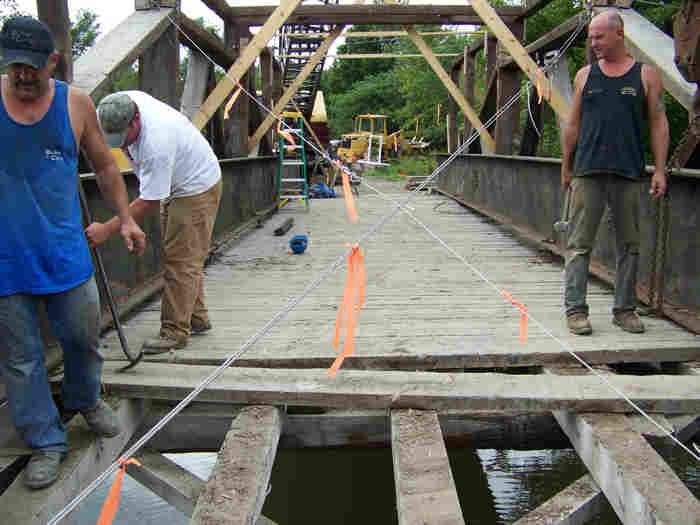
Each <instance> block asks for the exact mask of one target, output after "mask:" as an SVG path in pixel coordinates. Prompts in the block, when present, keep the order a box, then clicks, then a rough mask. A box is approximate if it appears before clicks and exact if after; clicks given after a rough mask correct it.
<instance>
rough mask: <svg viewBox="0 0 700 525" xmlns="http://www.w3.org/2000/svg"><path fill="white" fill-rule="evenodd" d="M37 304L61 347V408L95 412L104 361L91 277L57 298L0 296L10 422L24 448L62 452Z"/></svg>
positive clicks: (0, 356) (2, 369) (0, 365)
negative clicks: (44, 309)
mask: <svg viewBox="0 0 700 525" xmlns="http://www.w3.org/2000/svg"><path fill="white" fill-rule="evenodd" d="M40 301H44V303H45V305H46V312H47V315H48V319H49V321H50V323H51V329H52V330H53V334H54V336H55V337H56V338H57V339H58V340H59V341H60V343H61V347H62V348H63V360H64V380H63V404H64V406H65V407H66V408H67V409H69V410H76V411H79V410H84V409H91V408H94V407H95V406H97V402H98V396H99V394H100V380H101V376H102V363H103V357H102V355H101V354H100V352H99V334H100V304H99V295H98V293H97V285H96V284H95V278H94V277H91V278H90V279H89V280H88V281H86V282H85V283H83V284H81V285H79V286H77V287H75V288H72V289H70V290H67V291H65V292H61V293H57V294H48V295H28V294H14V295H8V296H4V297H0V373H1V374H2V378H3V381H4V383H5V388H6V389H7V398H8V401H9V405H10V410H11V412H12V421H13V423H14V424H15V427H16V428H17V430H18V432H19V433H20V434H21V436H22V438H23V439H24V441H25V442H26V443H27V445H28V446H29V447H31V448H33V449H44V450H49V451H58V452H65V451H66V450H67V443H66V431H65V428H64V426H63V423H61V419H60V416H59V414H58V410H57V409H56V405H55V404H54V402H53V398H52V397H51V391H50V389H49V382H48V377H47V373H46V366H45V362H44V344H43V342H42V339H41V334H40V328H39V312H38V305H39V303H40Z"/></svg>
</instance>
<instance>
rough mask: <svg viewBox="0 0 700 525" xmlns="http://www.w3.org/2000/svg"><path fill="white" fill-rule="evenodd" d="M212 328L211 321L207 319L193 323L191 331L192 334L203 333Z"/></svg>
mask: <svg viewBox="0 0 700 525" xmlns="http://www.w3.org/2000/svg"><path fill="white" fill-rule="evenodd" d="M209 330H211V323H210V322H209V321H207V322H206V323H192V325H191V326H190V331H191V332H192V335H202V334H203V333H205V332H208V331H209Z"/></svg>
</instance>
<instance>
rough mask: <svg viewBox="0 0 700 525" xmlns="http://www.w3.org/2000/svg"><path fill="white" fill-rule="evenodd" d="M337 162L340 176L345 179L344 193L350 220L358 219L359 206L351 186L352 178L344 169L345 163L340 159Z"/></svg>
mask: <svg viewBox="0 0 700 525" xmlns="http://www.w3.org/2000/svg"><path fill="white" fill-rule="evenodd" d="M337 163H338V168H340V176H341V178H342V179H343V194H344V195H345V207H346V208H347V209H348V214H349V215H350V220H353V221H357V208H356V207H355V198H354V197H353V196H352V189H351V188H350V178H349V177H348V174H347V173H346V172H345V170H344V169H343V164H342V163H341V162H340V161H337Z"/></svg>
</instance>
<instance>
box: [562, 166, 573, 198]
mask: <svg viewBox="0 0 700 525" xmlns="http://www.w3.org/2000/svg"><path fill="white" fill-rule="evenodd" d="M572 178H573V175H572V173H571V170H570V169H568V168H567V167H566V166H564V163H563V162H562V165H561V189H562V191H563V192H564V193H566V192H567V191H569V186H570V185H571V179H572Z"/></svg>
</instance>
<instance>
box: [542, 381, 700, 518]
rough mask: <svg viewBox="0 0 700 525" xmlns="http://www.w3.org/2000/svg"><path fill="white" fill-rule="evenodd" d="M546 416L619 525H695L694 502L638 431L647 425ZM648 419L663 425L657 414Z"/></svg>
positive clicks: (616, 417) (614, 417) (620, 418)
mask: <svg viewBox="0 0 700 525" xmlns="http://www.w3.org/2000/svg"><path fill="white" fill-rule="evenodd" d="M555 373H556V372H555V371H552V370H547V373H546V374H545V376H546V377H560V376H555V375H553V374H555ZM573 373H575V374H578V373H581V371H580V370H579V371H576V370H573ZM602 374H603V375H604V376H605V379H606V380H607V381H609V382H610V383H613V384H614V381H615V379H616V378H618V377H620V376H617V375H609V374H608V373H606V371H605V370H603V371H602ZM568 377H569V378H570V379H572V380H573V379H577V378H578V377H580V376H578V377H576V376H568ZM587 377H593V376H587ZM672 377H677V378H679V379H680V378H682V377H684V376H672ZM695 379H696V378H695ZM596 380H598V381H601V380H600V378H598V377H596ZM674 380H675V379H670V378H669V381H674ZM601 384H602V382H601ZM606 388H608V389H610V390H611V391H612V389H611V388H610V387H609V386H608V387H606ZM620 391H622V392H626V393H628V392H629V390H624V389H620ZM552 414H553V415H554V418H555V419H556V420H557V422H558V423H559V425H560V426H561V428H562V430H563V431H564V433H565V434H566V435H567V436H569V440H570V441H571V444H572V445H573V446H574V448H575V449H576V452H578V455H579V457H580V458H581V460H582V461H583V463H584V464H585V465H586V467H587V468H588V471H589V473H590V475H591V476H592V477H593V479H594V480H595V481H596V483H597V485H598V486H599V487H600V489H601V490H602V491H603V493H604V494H605V497H606V498H607V500H608V502H609V503H610V505H611V506H612V508H613V509H614V510H615V513H616V514H617V516H618V518H619V519H620V521H621V522H622V523H623V524H624V525H659V524H671V523H673V524H674V525H698V523H699V521H698V519H699V518H698V516H700V501H698V500H697V499H696V498H695V496H694V495H693V494H692V493H691V492H690V490H689V489H688V487H687V486H686V485H685V484H683V482H682V481H681V480H680V479H679V478H678V476H677V475H676V474H675V473H674V472H673V471H672V470H671V468H669V466H668V465H667V464H666V462H665V461H664V460H663V459H662V458H661V456H659V455H658V454H657V452H656V451H655V450H654V449H653V448H652V447H651V445H650V444H649V443H648V442H647V440H646V439H645V438H644V436H642V434H641V433H640V430H642V431H645V430H648V428H649V426H648V425H649V424H648V423H646V422H644V423H642V422H641V421H642V420H640V419H639V418H637V417H636V414H635V415H634V416H631V417H630V416H626V415H622V414H574V413H571V412H568V411H566V410H554V411H553V412H552ZM651 416H652V417H655V418H656V419H657V420H660V421H663V420H664V418H663V417H662V416H659V415H657V414H651ZM644 420H646V418H644ZM654 427H655V426H654Z"/></svg>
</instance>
